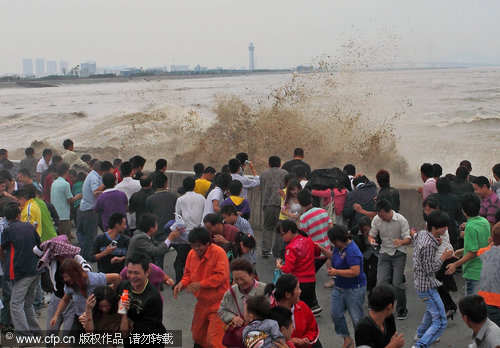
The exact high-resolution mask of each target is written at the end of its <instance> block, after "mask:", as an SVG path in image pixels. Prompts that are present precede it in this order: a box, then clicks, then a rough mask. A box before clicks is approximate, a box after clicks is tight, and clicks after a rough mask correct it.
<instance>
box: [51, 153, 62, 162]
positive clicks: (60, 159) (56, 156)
mask: <svg viewBox="0 0 500 348" xmlns="http://www.w3.org/2000/svg"><path fill="white" fill-rule="evenodd" d="M62 161H63V159H62V157H61V156H59V155H55V156H54V157H52V164H58V163H61V162H62Z"/></svg>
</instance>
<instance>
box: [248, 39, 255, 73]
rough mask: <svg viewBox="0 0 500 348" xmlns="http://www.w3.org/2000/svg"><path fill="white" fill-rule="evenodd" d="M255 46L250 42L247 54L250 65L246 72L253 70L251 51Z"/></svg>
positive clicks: (253, 63)
mask: <svg viewBox="0 0 500 348" xmlns="http://www.w3.org/2000/svg"><path fill="white" fill-rule="evenodd" d="M254 49H255V46H254V45H253V43H251V42H250V46H248V54H249V56H250V63H249V64H248V70H255V61H254V57H253V51H254Z"/></svg>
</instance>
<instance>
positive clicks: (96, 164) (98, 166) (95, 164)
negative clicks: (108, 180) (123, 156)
mask: <svg viewBox="0 0 500 348" xmlns="http://www.w3.org/2000/svg"><path fill="white" fill-rule="evenodd" d="M89 165H90V167H92V169H93V170H95V171H96V172H97V171H101V172H102V171H103V170H102V162H101V161H99V160H98V159H97V158H92V159H91V160H90V164H89Z"/></svg>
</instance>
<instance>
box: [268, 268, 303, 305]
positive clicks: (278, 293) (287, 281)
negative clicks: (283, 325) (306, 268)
mask: <svg viewBox="0 0 500 348" xmlns="http://www.w3.org/2000/svg"><path fill="white" fill-rule="evenodd" d="M298 283H299V281H298V280H297V278H296V277H295V276H294V275H293V274H290V273H285V274H283V275H282V276H280V277H279V278H278V280H277V281H276V285H274V284H273V283H270V284H267V285H266V289H265V290H264V293H265V294H268V295H270V294H271V293H272V292H273V290H274V294H273V295H274V298H275V299H276V301H278V302H279V301H281V300H282V299H284V298H285V297H286V294H287V293H289V294H293V291H294V290H295V288H296V287H297V284H298Z"/></svg>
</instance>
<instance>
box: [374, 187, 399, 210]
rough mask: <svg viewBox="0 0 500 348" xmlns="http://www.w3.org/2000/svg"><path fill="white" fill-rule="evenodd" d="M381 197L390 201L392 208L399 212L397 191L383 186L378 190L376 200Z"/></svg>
mask: <svg viewBox="0 0 500 348" xmlns="http://www.w3.org/2000/svg"><path fill="white" fill-rule="evenodd" d="M381 199H386V200H388V201H389V202H391V206H392V209H393V210H394V211H395V212H396V213H399V208H400V206H401V203H400V202H399V191H398V190H396V189H395V188H393V187H383V188H381V189H380V191H379V192H378V196H377V201H380V200H381Z"/></svg>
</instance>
